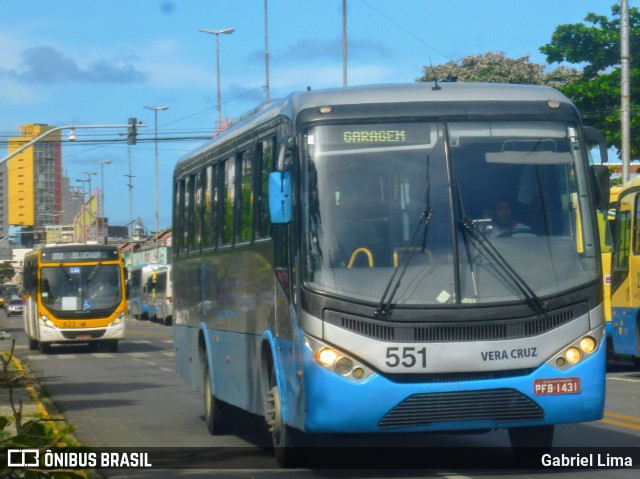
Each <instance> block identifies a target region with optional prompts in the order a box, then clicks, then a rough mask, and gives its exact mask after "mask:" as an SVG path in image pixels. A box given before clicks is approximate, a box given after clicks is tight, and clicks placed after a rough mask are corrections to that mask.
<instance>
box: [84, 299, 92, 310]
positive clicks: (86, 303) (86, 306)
mask: <svg viewBox="0 0 640 479" xmlns="http://www.w3.org/2000/svg"><path fill="white" fill-rule="evenodd" d="M92 307H93V302H91V301H90V300H88V299H86V300H85V301H84V303H83V304H82V309H91V308H92Z"/></svg>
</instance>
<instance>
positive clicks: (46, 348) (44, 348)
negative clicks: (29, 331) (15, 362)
mask: <svg viewBox="0 0 640 479" xmlns="http://www.w3.org/2000/svg"><path fill="white" fill-rule="evenodd" d="M40 352H41V353H42V354H49V353H50V352H51V343H43V342H42V341H41V342H40Z"/></svg>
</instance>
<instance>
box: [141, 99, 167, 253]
mask: <svg viewBox="0 0 640 479" xmlns="http://www.w3.org/2000/svg"><path fill="white" fill-rule="evenodd" d="M144 108H146V109H147V110H152V111H153V112H154V114H155V121H156V125H155V144H156V234H155V235H154V237H155V241H154V243H155V251H156V262H158V230H159V229H160V220H159V215H160V213H159V208H158V112H159V111H166V110H168V109H169V107H168V106H145V107H144Z"/></svg>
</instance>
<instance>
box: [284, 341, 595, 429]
mask: <svg viewBox="0 0 640 479" xmlns="http://www.w3.org/2000/svg"><path fill="white" fill-rule="evenodd" d="M605 349H606V348H605V347H604V345H602V346H601V347H600V348H599V349H598V351H596V352H595V353H594V354H592V355H591V356H590V357H588V358H586V359H585V360H583V361H582V362H581V363H579V364H577V365H575V366H573V367H571V368H569V369H568V370H566V371H560V370H558V369H555V368H553V367H551V366H549V365H547V364H543V365H541V366H539V367H538V368H537V369H535V370H534V371H533V372H531V373H530V374H528V375H524V376H516V377H506V378H505V377H503V378H494V379H478V380H465V381H456V382H430V383H426V382H409V381H407V382H397V381H391V380H390V379H389V378H387V377H385V376H383V375H381V374H373V375H372V376H370V377H368V378H367V379H365V380H363V381H362V382H356V381H352V380H349V379H345V378H344V377H342V376H340V375H338V374H335V373H333V372H331V371H328V370H327V369H325V368H323V367H321V366H319V365H318V364H317V363H316V361H315V360H314V359H313V358H312V357H311V354H309V352H308V351H306V354H305V358H304V372H303V375H302V379H301V380H302V381H303V382H304V386H303V389H304V391H305V401H304V405H300V404H299V407H298V408H297V409H296V408H291V409H290V410H289V413H291V416H290V417H289V419H290V421H287V422H288V423H289V424H290V425H292V426H293V427H296V428H299V429H302V430H304V431H307V432H312V433H371V432H378V433H380V432H426V431H453V430H473V429H498V428H509V427H520V426H536V425H547V424H561V423H577V422H586V421H594V420H598V419H601V418H602V415H603V412H604V393H605V354H606V350H605ZM567 378H579V384H580V390H579V392H573V393H554V394H536V393H535V391H534V383H535V381H536V380H542V379H544V380H548V379H557V380H561V381H562V380H563V379H564V380H568V379H567ZM573 384H575V381H573ZM497 402H502V403H503V406H501V407H496V403H497ZM477 408H480V412H478V410H477ZM483 409H486V413H485V412H484V411H483Z"/></svg>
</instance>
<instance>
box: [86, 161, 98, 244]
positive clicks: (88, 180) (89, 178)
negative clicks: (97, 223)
mask: <svg viewBox="0 0 640 479" xmlns="http://www.w3.org/2000/svg"><path fill="white" fill-rule="evenodd" d="M82 174H83V175H87V182H88V183H89V194H88V195H87V197H88V198H89V200H88V203H89V214H91V216H93V214H92V212H91V198H92V197H93V195H92V194H91V177H92V176H94V175H97V174H98V173H97V172H96V171H83V172H82ZM90 229H91V225H89V227H87V232H88V231H89V230H90ZM87 236H88V235H87ZM86 239H89V238H86ZM85 242H86V240H85Z"/></svg>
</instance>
